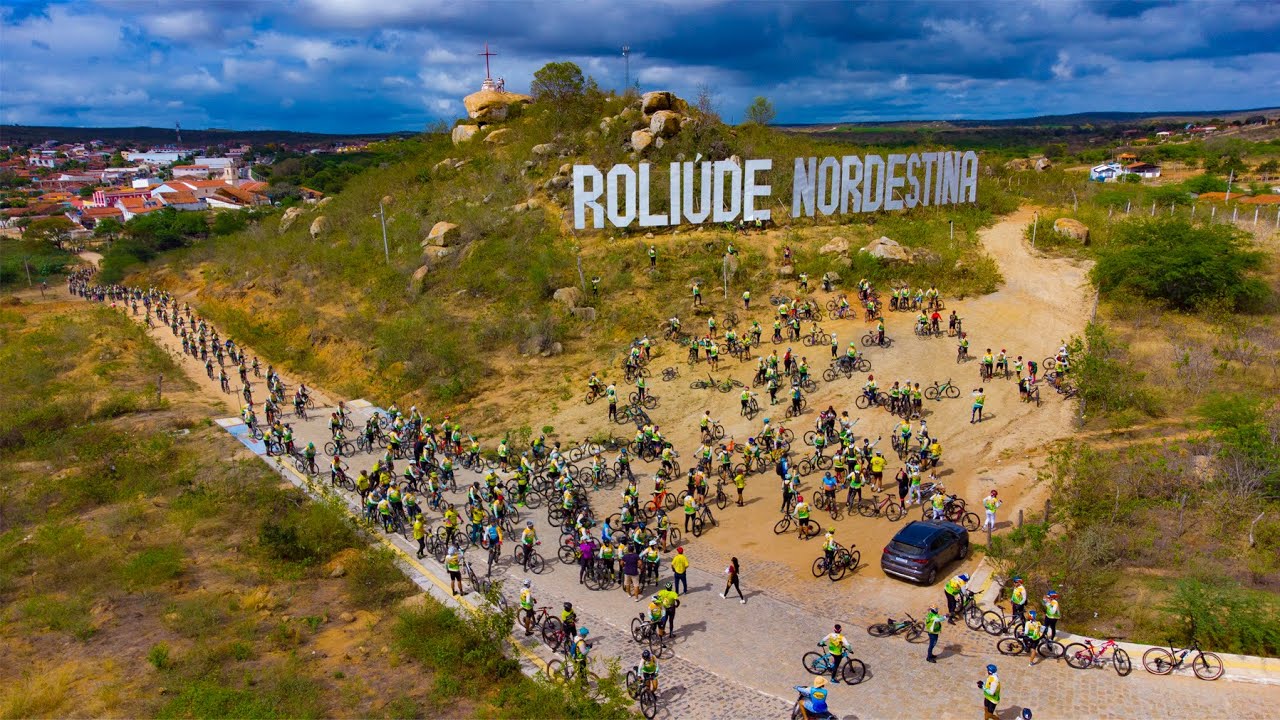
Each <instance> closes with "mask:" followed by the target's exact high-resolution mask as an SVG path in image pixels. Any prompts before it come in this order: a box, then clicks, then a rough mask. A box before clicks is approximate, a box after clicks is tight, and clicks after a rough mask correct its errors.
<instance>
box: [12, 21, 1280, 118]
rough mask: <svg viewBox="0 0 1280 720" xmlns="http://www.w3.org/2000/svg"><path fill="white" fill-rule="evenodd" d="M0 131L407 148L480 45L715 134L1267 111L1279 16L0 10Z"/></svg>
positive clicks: (463, 89)
mask: <svg viewBox="0 0 1280 720" xmlns="http://www.w3.org/2000/svg"><path fill="white" fill-rule="evenodd" d="M0 19H2V20H3V28H2V29H3V34H2V35H0V37H3V38H4V41H3V42H0V87H3V90H4V93H3V97H0V120H2V121H3V122H23V123H56V124H80V125H89V124H100V123H107V122H111V123H128V124H137V123H147V124H157V125H167V124H170V123H172V122H173V121H175V120H180V121H181V122H182V123H183V124H184V125H188V126H191V127H197V126H201V125H219V126H237V127H291V128H299V129H314V130H332V131H356V130H391V129H403V128H416V127H421V126H423V125H425V124H428V123H430V122H432V121H433V120H435V119H451V118H453V117H456V116H458V115H460V114H461V113H462V107H461V102H460V98H461V97H462V96H463V95H465V94H466V93H467V92H470V91H471V90H473V89H475V88H477V87H478V86H479V83H480V80H481V79H482V78H483V74H484V71H483V62H482V61H481V59H480V58H478V57H476V53H477V52H479V51H480V49H481V47H482V46H483V43H485V42H486V41H487V42H489V43H490V44H491V46H492V47H493V48H494V49H495V51H497V52H498V53H499V55H498V56H497V57H496V58H494V72H495V74H496V75H501V76H504V77H505V78H506V80H507V84H508V87H509V88H512V89H522V88H524V87H527V85H528V82H529V79H530V77H531V76H532V73H533V71H534V70H536V69H537V68H538V67H540V66H541V65H542V64H544V63H546V62H549V61H552V60H566V59H567V60H573V61H574V62H577V63H578V64H579V65H581V66H582V67H583V69H584V71H586V72H587V73H588V74H591V75H593V76H594V77H595V78H596V79H597V80H598V81H599V82H600V84H601V85H602V86H604V87H607V88H620V87H621V86H622V84H623V64H622V60H621V56H620V49H621V47H622V46H623V45H630V46H631V48H632V57H631V77H632V79H633V80H637V79H638V80H639V82H640V84H641V85H642V87H643V88H644V89H656V88H665V89H671V90H674V91H676V92H678V93H682V94H692V93H693V91H694V88H695V87H696V86H698V85H699V84H704V83H705V84H707V85H709V86H711V87H712V88H714V89H715V91H716V92H717V94H718V98H719V102H720V106H721V110H722V111H723V113H724V114H725V115H726V116H727V117H728V118H730V119H736V118H738V117H740V116H741V111H742V108H744V107H745V106H746V104H747V103H748V102H749V101H750V98H751V97H753V96H754V95H765V96H768V97H770V98H771V99H772V100H774V102H775V103H776V104H777V106H778V109H779V120H780V121H782V122H824V121H836V120H845V119H850V120H873V119H896V118H935V117H936V118H955V117H1016V116H1025V115H1036V114H1044V113H1065V112H1079V111H1085V110H1160V109H1194V108H1207V109H1221V108H1230V107H1250V106H1263V105H1276V104H1280V73H1276V72H1275V71H1274V68H1275V67H1276V64H1277V61H1280V51H1277V45H1278V44H1277V42H1276V37H1277V31H1280V13H1277V12H1276V5H1275V3H1274V2H1230V1H1226V0H1223V1H1213V2H1176V3H1167V2H1142V3H1132V2H1094V3H1085V2H1075V1H1073V0H1046V1H1044V2H944V3H921V2H871V3H837V2H787V3H771V2H720V1H716V0H648V1H646V2H643V3H636V2H606V1H604V0H585V1H582V2H568V1H567V0H566V1H561V2H538V3H534V2H457V0H448V1H443V0H379V1H378V2H362V1H358V0H280V1H278V2H262V3H246V2H229V1H223V0H217V1H213V2H201V3H183V4H175V3H171V2H154V3H149V2H138V1H137V0H127V1H125V0H102V1H101V2H97V3H86V2H73V3H57V2H54V3H31V2H23V3H18V4H16V5H12V6H8V7H5V8H4V9H0Z"/></svg>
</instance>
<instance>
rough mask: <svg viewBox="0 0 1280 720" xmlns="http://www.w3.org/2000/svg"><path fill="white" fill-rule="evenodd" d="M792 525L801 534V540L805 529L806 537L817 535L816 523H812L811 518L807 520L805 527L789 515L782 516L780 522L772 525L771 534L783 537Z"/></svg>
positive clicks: (803, 537)
mask: <svg viewBox="0 0 1280 720" xmlns="http://www.w3.org/2000/svg"><path fill="white" fill-rule="evenodd" d="M792 525H796V526H797V527H798V529H799V531H800V534H801V539H805V537H806V535H805V530H804V528H805V527H807V528H808V534H807V537H817V536H818V533H819V530H818V523H816V522H814V521H813V518H809V523H808V525H807V526H806V525H801V524H800V522H799V521H798V520H796V519H795V518H793V517H791V516H790V515H783V516H782V519H781V520H779V521H778V522H776V523H774V524H773V533H774V534H775V535H784V534H786V533H787V531H789V530H790V529H791V526H792Z"/></svg>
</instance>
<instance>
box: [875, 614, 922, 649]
mask: <svg viewBox="0 0 1280 720" xmlns="http://www.w3.org/2000/svg"><path fill="white" fill-rule="evenodd" d="M899 633H906V635H905V637H906V639H907V642H919V641H920V640H923V639H924V623H923V622H921V621H919V620H917V619H915V618H913V617H911V615H910V614H908V615H907V619H906V620H894V619H893V618H888V619H887V620H885V621H884V622H882V623H876V624H874V625H868V626H867V634H868V635H870V636H871V637H889V636H890V635H897V634H899Z"/></svg>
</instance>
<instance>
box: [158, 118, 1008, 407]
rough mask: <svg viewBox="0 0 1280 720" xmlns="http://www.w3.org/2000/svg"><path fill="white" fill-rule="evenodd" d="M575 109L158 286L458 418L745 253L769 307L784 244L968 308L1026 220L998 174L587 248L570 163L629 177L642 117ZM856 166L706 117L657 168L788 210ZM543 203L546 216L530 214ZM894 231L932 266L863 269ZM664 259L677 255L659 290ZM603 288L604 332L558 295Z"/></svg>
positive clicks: (624, 332) (185, 256) (615, 237)
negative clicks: (946, 198) (700, 164)
mask: <svg viewBox="0 0 1280 720" xmlns="http://www.w3.org/2000/svg"><path fill="white" fill-rule="evenodd" d="M574 102H575V103H576V104H574V105H572V109H571V111H565V110H564V109H563V108H562V107H560V106H556V105H552V104H551V103H549V102H545V103H544V102H539V103H535V104H533V105H532V106H531V107H529V108H528V109H526V110H525V112H524V113H523V115H522V116H520V117H519V118H518V119H516V120H513V121H510V122H509V123H508V125H507V127H509V128H510V129H511V132H510V133H508V134H507V136H506V138H505V141H504V143H502V144H500V145H495V144H491V143H486V142H483V141H480V140H478V139H477V140H475V141H472V142H470V143H467V144H464V145H462V146H456V147H455V146H454V145H453V144H452V143H451V142H450V141H449V140H448V139H447V138H445V137H441V136H437V135H431V136H422V137H420V138H416V139H413V140H410V141H404V142H400V143H397V144H395V145H394V146H393V147H394V148H395V149H396V151H397V153H398V155H399V160H398V161H397V162H394V163H389V164H387V165H385V166H383V167H377V168H371V169H369V170H367V171H365V172H364V173H362V174H361V175H359V176H357V177H355V178H353V179H352V180H350V181H348V184H347V189H346V190H345V191H343V192H342V193H341V194H340V195H337V196H335V197H334V198H333V199H332V201H331V202H328V203H326V204H325V205H324V206H323V207H311V208H310V209H309V210H308V212H307V213H305V214H304V215H303V216H302V217H301V218H299V219H298V220H297V221H296V222H295V223H294V224H293V225H292V226H291V227H290V228H289V229H288V230H287V231H285V232H283V233H279V232H277V226H278V222H277V221H276V220H275V219H274V218H268V219H266V220H264V221H262V222H260V223H258V224H255V225H254V226H252V227H250V228H248V229H246V230H245V231H243V232H240V233H236V234H233V235H230V236H228V237H224V238H215V239H211V240H209V241H205V242H201V243H199V244H197V246H195V247H193V248H190V249H189V250H186V251H183V252H181V253H180V254H178V255H177V256H174V257H171V258H170V260H169V261H168V262H166V263H165V265H164V266H161V267H157V268H156V269H155V270H153V271H152V272H151V273H149V275H148V277H147V279H146V280H145V281H146V282H152V281H154V282H157V283H160V284H169V285H171V286H172V287H174V288H175V289H177V288H196V289H198V295H197V297H196V298H195V300H196V302H198V303H199V304H200V305H201V307H202V309H203V310H204V311H205V312H206V313H207V314H209V315H210V316H211V317H213V318H214V319H215V320H217V321H218V322H219V323H221V324H223V325H225V327H227V328H228V331H229V332H230V334H231V335H232V337H234V338H236V339H238V340H242V341H245V342H248V343H249V344H251V345H253V346H254V347H256V348H258V349H259V351H260V352H263V353H264V354H265V355H266V356H267V357H270V358H271V359H272V360H274V361H276V362H278V363H282V364H285V365H287V366H289V367H292V368H294V369H297V370H300V371H302V372H303V373H305V374H308V375H309V376H311V377H312V378H314V379H315V380H316V381H317V382H321V383H323V384H325V385H326V386H330V387H333V388H336V389H338V390H340V391H343V392H350V393H353V394H354V393H363V394H371V395H372V396H373V397H375V398H377V399H382V400H389V399H392V398H402V397H404V396H406V395H408V396H411V397H417V398H418V399H421V400H424V401H429V402H431V403H432V404H434V405H445V406H448V405H452V404H455V403H459V402H460V401H462V400H464V399H466V398H467V397H469V395H470V394H472V393H474V392H475V391H477V390H478V389H479V388H481V387H482V386H483V383H484V381H485V378H486V377H487V376H488V375H489V374H490V373H492V372H493V371H494V370H495V369H496V368H497V367H499V366H498V365H495V361H497V360H499V359H502V358H509V357H511V356H513V355H515V354H517V353H535V354H536V353H538V352H543V351H547V350H549V349H550V348H552V347H553V346H554V345H555V344H556V343H561V344H563V345H564V346H565V347H566V348H567V349H568V350H569V351H570V352H572V351H573V350H574V349H577V348H590V349H592V350H596V351H600V350H603V349H605V348H612V349H616V348H617V346H618V343H619V342H623V341H626V340H629V339H630V338H632V337H636V336H639V335H640V334H642V333H645V332H649V333H652V332H655V330H656V328H657V326H658V324H659V323H660V322H661V321H662V320H665V319H666V318H667V317H670V316H671V315H674V314H678V313H680V312H682V311H683V306H685V305H686V303H685V298H687V296H688V292H689V290H688V288H689V285H690V283H691V282H692V281H693V280H695V279H699V280H701V281H702V282H703V283H704V284H705V285H706V286H707V293H706V294H708V295H710V288H711V287H712V286H715V285H716V284H717V283H718V281H719V279H720V277H721V275H722V268H721V262H722V256H723V254H724V250H725V248H726V247H727V244H728V243H729V242H730V241H732V242H733V243H734V245H735V247H736V248H737V249H738V250H739V261H738V267H737V270H736V271H735V272H734V273H733V278H732V283H731V284H732V286H731V288H730V293H729V294H730V297H731V299H736V297H737V295H739V294H740V293H741V292H742V290H743V289H750V290H752V291H753V292H754V293H755V294H756V295H757V297H761V298H766V299H767V296H768V290H769V289H770V288H771V287H772V286H773V284H774V283H775V281H776V277H775V275H774V273H775V270H776V266H777V263H776V262H775V259H776V255H777V254H778V252H779V250H780V248H781V246H782V245H784V244H790V245H791V246H792V247H793V248H794V250H795V259H796V263H795V265H796V271H797V272H808V273H809V274H810V276H811V277H813V278H814V279H815V281H816V279H817V278H818V277H820V276H821V275H822V274H823V273H824V272H826V271H828V270H835V271H837V272H839V273H840V275H841V277H842V282H843V286H845V287H849V286H851V285H852V284H853V283H854V282H855V281H856V280H857V279H858V278H859V277H863V276H865V277H868V278H870V279H872V280H873V281H875V282H878V283H880V284H885V283H887V282H888V281H890V280H900V281H903V282H910V283H912V284H914V285H924V284H928V283H931V282H936V283H938V284H939V286H940V287H944V288H945V291H946V292H948V293H951V294H953V295H956V294H973V293H984V292H990V291H992V290H994V289H995V286H996V283H997V282H998V279H999V278H998V272H997V270H996V268H995V267H994V265H993V264H992V263H991V262H990V261H989V260H988V259H987V258H985V256H983V255H982V254H981V252H980V251H979V250H978V248H977V243H976V240H975V236H974V232H975V231H976V230H977V229H979V228H981V227H983V226H985V225H987V224H989V223H990V222H992V220H993V218H995V217H996V216H998V215H1000V214H1002V213H1005V212H1008V211H1010V210H1012V209H1013V208H1014V207H1016V199H1014V198H1013V197H1011V196H1010V195H1009V194H1008V193H1007V192H1006V191H1005V190H1004V189H1002V185H1003V183H1002V182H1001V178H1000V177H999V176H998V175H992V176H987V175H984V176H983V178H982V181H981V185H980V187H979V193H978V196H979V198H980V200H979V202H978V204H977V205H963V206H951V207H930V208H924V207H920V208H916V209H915V210H912V211H909V212H906V213H902V214H900V215H892V216H891V215H875V214H869V215H864V216H853V219H851V220H850V222H848V223H846V224H839V225H837V224H826V223H818V222H815V221H813V220H810V219H803V220H795V221H791V220H787V219H786V217H787V215H789V207H788V208H786V209H785V210H784V208H782V207H775V208H774V215H775V218H776V219H777V220H778V227H777V228H775V229H772V230H770V231H768V232H766V233H762V234H758V233H753V234H750V235H742V234H735V233H732V232H729V231H725V230H722V229H719V228H704V229H701V230H682V231H676V232H671V231H666V232H663V233H662V234H660V235H659V236H658V237H657V238H655V239H653V240H652V241H649V240H647V239H646V238H644V237H643V234H642V233H641V232H640V231H638V230H632V231H613V232H585V233H576V234H575V233H572V232H570V231H569V230H568V229H567V228H566V227H565V226H564V225H563V222H562V216H561V208H563V207H564V205H565V204H566V203H567V201H568V191H567V190H551V191H548V190H545V189H544V186H545V183H546V181H547V180H549V179H551V178H552V177H554V176H555V175H556V173H557V172H558V169H559V167H560V165H561V164H562V163H567V162H589V163H593V164H595V165H597V166H600V167H604V166H608V165H610V164H613V163H616V162H627V161H628V156H627V151H626V150H625V149H624V148H623V145H622V141H623V138H624V136H625V134H627V133H629V130H625V132H624V129H623V128H622V126H623V123H613V124H612V125H610V126H609V127H610V130H609V132H606V133H601V131H600V130H599V128H598V127H597V125H598V123H599V120H600V118H601V117H612V116H616V115H618V114H619V113H621V112H623V111H624V110H625V109H626V108H627V107H629V105H630V103H632V102H634V101H633V100H631V99H624V98H615V97H611V96H604V95H598V94H596V95H593V94H591V93H586V94H585V95H584V96H583V97H581V98H579V99H578V100H576V101H574ZM543 143H547V144H552V145H554V147H555V148H557V149H558V153H557V154H556V155H554V156H552V157H549V158H546V159H540V158H539V156H537V155H535V154H534V153H533V152H532V148H533V147H534V146H535V145H539V144H543ZM850 150H851V148H850V147H849V146H848V145H845V144H840V143H829V142H819V141H815V140H813V139H811V138H806V137H799V136H794V135H789V134H785V133H781V132H777V131H773V130H770V129H767V128H763V127H754V126H752V127H738V128H732V127H728V126H724V125H721V124H719V123H718V122H716V121H715V120H714V119H713V118H710V117H704V118H701V119H700V120H699V122H698V123H696V124H694V125H693V126H691V127H689V128H686V129H685V130H683V131H682V132H681V133H680V134H679V135H677V136H676V137H674V138H672V140H671V141H670V142H668V143H667V144H666V146H665V147H663V148H662V149H660V150H656V151H653V152H652V154H651V155H649V156H647V159H649V160H650V161H652V162H655V163H663V162H669V161H674V160H676V159H677V158H685V159H690V160H692V159H693V158H694V157H695V156H697V155H698V153H699V152H701V154H702V157H703V158H704V159H724V158H727V157H729V156H730V155H734V154H736V155H739V156H741V157H772V158H774V168H775V169H774V171H773V172H772V173H771V176H770V177H769V181H770V182H771V183H772V185H773V186H774V187H775V193H774V197H775V199H777V200H778V201H780V202H786V203H788V204H789V202H790V193H789V190H788V189H789V188H790V183H791V172H792V163H791V161H792V158H794V157H795V156H797V155H828V154H845V153H848V152H850ZM865 150H866V151H867V152H871V151H875V150H876V149H875V148H866V149H865ZM861 151H862V149H860V150H859V152H861ZM382 152H383V153H384V154H385V153H386V151H385V150H383V151H382ZM446 159H448V160H450V162H444V161H445V160H446ZM783 196H786V197H785V198H784V197H783ZM383 198H387V199H389V200H390V203H389V205H387V208H386V210H387V224H386V227H387V240H388V246H389V250H390V262H389V263H388V262H387V261H386V260H385V259H384V256H383V251H382V237H381V228H380V225H379V220H378V219H377V217H376V213H377V208H378V203H379V200H381V199H383ZM530 199H533V200H534V201H535V202H536V203H540V206H539V207H536V208H535V209H533V210H531V211H517V210H513V209H512V206H515V205H517V204H519V203H524V202H526V201H528V200H530ZM318 216H324V217H325V218H326V219H327V221H328V223H329V225H330V227H331V230H330V231H329V232H327V233H325V234H324V235H322V236H321V237H320V238H319V239H316V240H313V239H312V238H311V235H310V234H309V228H310V225H311V224H312V222H313V221H314V220H315V218H316V217H318ZM442 220H443V221H448V222H451V223H456V224H457V225H458V226H459V233H460V237H459V241H460V247H459V249H458V251H457V252H454V253H453V254H452V255H450V256H449V257H446V258H443V259H439V260H431V261H429V263H428V264H429V266H430V270H429V271H428V272H427V275H426V277H425V279H424V280H423V281H422V283H421V286H420V287H419V286H418V285H417V284H413V283H411V277H410V276H411V275H412V274H413V273H414V271H415V270H417V269H418V268H419V267H420V266H422V265H423V263H424V257H423V248H422V247H421V245H420V243H421V241H422V240H423V238H424V237H425V236H426V235H427V233H428V231H429V230H430V229H431V227H432V226H433V225H434V224H435V223H436V222H438V221H442ZM951 222H954V236H955V239H954V241H952V239H951V225H950V223H951ZM837 235H838V236H842V237H845V238H846V239H848V240H849V241H850V243H851V245H852V246H853V248H854V250H855V252H854V253H853V254H854V256H855V262H854V263H853V265H852V267H850V265H849V264H848V263H847V262H844V261H840V260H839V259H838V258H836V257H835V256H824V255H819V254H818V253H817V250H818V248H819V247H820V246H822V245H823V244H825V243H827V242H828V241H830V240H831V238H832V237H834V236H837ZM880 235H888V236H889V237H891V238H893V239H895V240H897V241H899V242H901V243H902V244H904V245H906V246H908V247H913V248H924V249H927V250H930V251H931V254H930V255H929V256H928V259H927V260H926V261H924V262H921V263H919V264H917V265H913V266H898V267H894V266H891V265H887V264H883V263H881V262H880V261H879V260H876V259H874V258H870V257H867V256H861V257H858V256H857V253H856V248H857V247H860V246H861V245H862V244H865V242H867V241H870V240H872V239H874V238H876V237H879V236H880ZM648 244H655V245H656V246H657V247H658V250H659V253H660V256H661V258H662V261H661V263H660V265H659V270H658V272H656V273H652V274H650V273H649V272H648V271H647V258H646V255H645V251H646V248H647V245H648ZM579 260H580V262H581V268H582V275H581V276H580V275H579V272H578V267H577V266H578V262H579ZM593 276H599V277H600V278H601V279H602V283H601V297H600V298H599V299H598V300H597V299H595V298H587V299H586V300H585V301H584V304H589V305H592V306H594V307H595V308H596V311H597V312H596V320H595V321H594V322H585V321H583V320H580V319H578V318H575V317H573V316H571V315H570V314H569V313H568V312H567V311H566V309H565V308H562V307H560V306H558V305H556V304H554V303H551V302H550V300H551V296H552V294H553V293H554V292H555V290H556V289H558V288H562V287H567V286H581V285H582V284H583V281H584V280H587V281H589V280H590V278H592V277H593Z"/></svg>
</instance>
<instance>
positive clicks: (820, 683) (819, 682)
mask: <svg viewBox="0 0 1280 720" xmlns="http://www.w3.org/2000/svg"><path fill="white" fill-rule="evenodd" d="M813 686H814V687H816V688H820V687H826V686H827V679H826V678H824V677H822V676H821V675H818V676H816V677H814V678H813Z"/></svg>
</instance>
